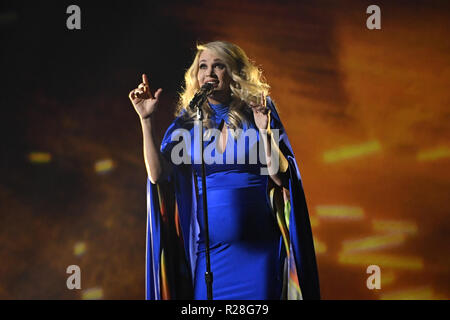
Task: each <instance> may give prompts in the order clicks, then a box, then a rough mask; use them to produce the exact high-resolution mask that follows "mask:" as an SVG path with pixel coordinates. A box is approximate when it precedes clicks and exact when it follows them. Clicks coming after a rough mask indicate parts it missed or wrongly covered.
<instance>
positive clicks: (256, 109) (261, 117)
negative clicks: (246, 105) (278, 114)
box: [250, 93, 270, 130]
mask: <svg viewBox="0 0 450 320" xmlns="http://www.w3.org/2000/svg"><path fill="white" fill-rule="evenodd" d="M250 108H252V111H253V118H254V119H255V124H256V126H257V127H258V129H260V130H265V129H267V125H268V124H269V113H270V109H269V108H267V106H266V97H264V93H261V103H260V104H255V103H252V102H250Z"/></svg>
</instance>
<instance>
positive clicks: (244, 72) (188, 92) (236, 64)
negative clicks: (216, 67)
mask: <svg viewBox="0 0 450 320" xmlns="http://www.w3.org/2000/svg"><path fill="white" fill-rule="evenodd" d="M204 50H211V51H213V52H214V53H215V54H217V56H218V57H219V58H220V59H221V60H222V61H223V63H224V64H225V66H226V70H227V72H228V75H229V76H230V77H231V79H232V81H231V83H230V89H231V98H232V99H231V103H230V105H229V111H228V119H229V125H230V127H231V128H232V129H238V128H242V126H243V124H244V123H245V122H247V123H248V121H249V120H250V116H251V114H252V111H251V109H250V107H249V106H248V105H249V103H250V102H253V103H262V101H261V93H263V94H264V96H266V95H267V94H268V93H269V89H270V86H269V85H268V84H267V83H266V81H265V79H264V77H263V75H262V70H261V69H259V68H258V67H257V66H255V65H254V63H253V62H252V61H251V60H250V59H249V58H248V57H247V55H246V54H245V52H244V50H242V49H241V48H240V47H239V46H237V45H235V44H232V43H229V42H226V41H214V42H209V43H206V44H197V53H196V55H195V58H194V61H193V62H192V65H191V66H190V67H189V69H188V70H187V71H186V73H185V75H184V81H185V86H184V88H183V90H182V92H181V93H180V94H179V100H178V105H177V109H176V112H175V115H176V116H178V115H180V114H181V113H182V112H183V111H186V114H185V116H186V117H187V118H188V119H190V118H193V117H194V116H195V111H192V110H190V109H189V108H188V106H189V102H190V101H191V99H192V98H193V97H194V95H195V93H196V92H197V91H198V90H199V89H200V87H199V85H198V80H197V74H198V70H199V59H200V54H201V53H202V52H203V51H204ZM203 110H204V111H205V123H204V125H205V126H206V127H211V122H210V121H209V119H210V118H211V116H212V115H213V114H214V111H213V110H212V109H211V107H210V106H209V105H208V103H207V102H205V104H204V105H203Z"/></svg>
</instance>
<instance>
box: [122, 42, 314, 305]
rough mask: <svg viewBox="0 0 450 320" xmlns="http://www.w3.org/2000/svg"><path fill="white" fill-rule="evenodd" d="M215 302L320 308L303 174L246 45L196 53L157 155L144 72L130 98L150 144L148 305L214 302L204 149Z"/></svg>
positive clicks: (208, 47) (153, 99)
mask: <svg viewBox="0 0 450 320" xmlns="http://www.w3.org/2000/svg"><path fill="white" fill-rule="evenodd" d="M208 83H209V86H210V87H211V86H212V91H211V93H210V94H209V95H208V96H207V99H206V101H205V102H204V104H203V105H202V109H203V112H204V120H203V127H204V144H203V150H204V151H203V155H204V161H205V172H206V174H205V176H206V186H207V189H206V190H207V193H206V194H207V208H208V211H207V212H208V226H209V248H210V256H211V260H210V261H211V271H212V273H213V276H214V278H213V285H212V288H213V290H212V292H213V299H252V300H253V299H255V300H267V299H272V300H273V299H319V298H320V292H319V280H318V273H317V266H316V258H315V253H314V245H313V238H312V233H311V226H310V222H309V216H308V210H307V206H306V201H305V196H304V192H303V187H302V182H301V177H300V172H299V169H298V166H297V162H296V159H295V157H294V154H293V151H292V148H291V145H290V143H289V140H288V138H287V135H286V132H285V130H284V127H283V125H282V123H281V121H280V118H279V116H278V112H277V110H276V108H275V105H274V103H273V101H272V100H271V99H270V97H268V96H266V95H267V93H268V90H269V85H268V84H267V83H265V81H264V80H263V78H262V74H261V71H260V70H259V69H258V68H257V67H256V66H255V65H254V64H253V63H251V62H250V60H249V59H248V58H247V55H246V54H245V53H244V51H243V50H242V49H241V48H239V47H238V46H236V45H234V44H231V43H228V42H223V41H216V42H210V43H207V44H203V45H198V46H197V53H196V55H195V59H194V61H193V63H192V65H191V67H190V68H189V69H188V70H187V72H186V74H185V87H184V90H183V92H182V94H181V95H180V99H179V103H178V108H177V112H176V118H175V120H174V121H173V122H172V123H171V125H170V126H169V128H168V129H167V131H166V133H165V136H164V138H163V141H162V143H161V146H160V148H158V147H157V146H158V145H157V143H156V141H155V137H154V133H153V132H152V130H153V129H152V127H153V121H154V119H153V114H154V111H155V109H156V108H157V106H158V101H159V97H160V94H161V92H162V90H161V89H158V90H157V91H156V92H155V93H154V94H152V92H151V91H150V89H149V83H148V79H147V76H146V75H143V76H142V83H141V84H140V85H139V86H138V88H136V89H134V90H132V91H131V92H130V94H129V98H130V100H131V102H132V104H133V106H134V108H135V110H136V112H137V113H138V115H139V118H140V121H141V125H142V131H143V136H144V159H145V166H146V169H147V173H148V179H147V199H148V200H147V211H148V212H147V252H146V253H147V255H146V298H147V299H206V298H207V290H206V284H205V271H206V262H205V251H206V245H205V225H204V219H203V202H202V195H203V190H202V189H203V188H202V170H201V158H200V156H201V152H200V150H201V148H200V143H199V138H198V137H199V136H200V135H199V134H196V130H197V129H198V125H196V123H197V124H198V122H196V110H195V109H191V108H189V103H190V101H191V100H192V98H193V97H194V95H195V94H196V93H197V92H198V91H199V90H200V88H201V87H202V86H204V85H205V84H208Z"/></svg>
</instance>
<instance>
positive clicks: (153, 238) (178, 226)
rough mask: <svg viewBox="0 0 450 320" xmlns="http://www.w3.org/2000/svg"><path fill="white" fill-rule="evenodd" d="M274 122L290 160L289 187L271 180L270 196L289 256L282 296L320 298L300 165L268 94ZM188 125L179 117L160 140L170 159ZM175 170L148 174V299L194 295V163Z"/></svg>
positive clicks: (197, 231) (282, 149) (308, 298)
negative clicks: (155, 176)
mask: <svg viewBox="0 0 450 320" xmlns="http://www.w3.org/2000/svg"><path fill="white" fill-rule="evenodd" d="M267 106H268V107H269V108H270V110H271V119H270V125H271V128H272V129H279V148H280V150H281V152H282V153H283V155H284V156H285V158H286V159H287V161H288V164H289V169H288V174H289V190H286V189H284V188H281V187H278V186H273V188H271V189H270V191H269V192H270V199H271V202H272V207H273V210H274V213H276V217H277V221H278V225H279V227H280V230H281V233H282V237H283V239H282V240H283V243H284V248H285V251H286V258H285V266H284V270H285V279H284V285H283V298H284V299H305V300H311V299H320V288H319V278H318V271H317V264H316V256H315V251H314V243H313V236H312V232H311V224H310V221H309V214H308V208H307V205H306V199H305V194H304V191H303V185H302V180H301V176H300V171H299V169H298V165H297V161H296V158H295V156H294V152H293V150H292V147H291V144H290V142H289V139H288V137H287V134H286V131H285V129H284V126H283V124H282V123H281V120H280V117H279V115H278V112H277V110H276V108H275V105H274V103H273V101H272V100H271V98H270V97H267ZM178 128H185V129H188V130H189V129H190V128H189V127H186V122H185V121H184V120H183V117H182V116H179V117H177V118H175V120H174V121H173V122H172V124H171V125H170V126H169V128H168V129H167V131H166V133H165V135H164V138H163V141H162V143H161V152H162V154H163V156H165V157H166V159H167V160H168V161H170V151H171V149H172V147H173V145H174V144H176V143H178V142H173V141H171V135H172V133H173V132H174V131H175V130H176V129H178ZM173 168H174V170H173V171H172V174H171V176H170V177H169V178H168V179H167V181H164V182H162V183H159V182H158V183H157V184H152V183H151V182H150V180H149V179H148V178H147V242H146V248H147V249H146V299H149V300H160V299H192V298H193V281H192V279H193V274H194V270H195V263H196V250H197V247H196V246H197V240H198V234H199V231H200V230H199V226H198V222H197V218H196V217H197V214H196V210H197V197H196V186H195V180H196V179H195V177H194V174H193V170H192V168H191V165H187V164H181V165H173Z"/></svg>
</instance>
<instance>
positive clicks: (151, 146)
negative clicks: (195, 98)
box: [128, 74, 170, 184]
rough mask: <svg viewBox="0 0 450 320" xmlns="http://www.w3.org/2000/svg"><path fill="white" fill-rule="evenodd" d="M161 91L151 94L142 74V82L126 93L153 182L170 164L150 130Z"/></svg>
mask: <svg viewBox="0 0 450 320" xmlns="http://www.w3.org/2000/svg"><path fill="white" fill-rule="evenodd" d="M161 91H162V89H158V90H157V91H156V92H155V96H153V95H152V93H151V91H150V88H149V83H148V79H147V76H146V75H145V74H143V75H142V83H141V84H139V86H138V87H137V88H136V89H134V90H131V92H130V94H129V95H128V97H129V98H130V101H131V103H132V104H133V107H134V109H135V110H136V112H137V114H138V116H139V119H140V121H141V126H142V135H143V138H144V161H145V168H146V170H147V174H148V177H149V179H150V181H151V182H152V183H153V184H155V183H157V182H158V181H160V180H161V179H162V178H164V177H166V176H167V175H168V174H169V173H170V165H169V164H168V163H167V161H166V160H165V159H164V157H163V156H162V154H161V152H160V151H159V148H158V147H157V144H156V142H155V137H154V134H153V132H152V130H153V129H152V128H153V125H152V121H153V120H152V116H153V113H154V111H155V110H156V107H157V105H158V102H159V96H160V94H161Z"/></svg>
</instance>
